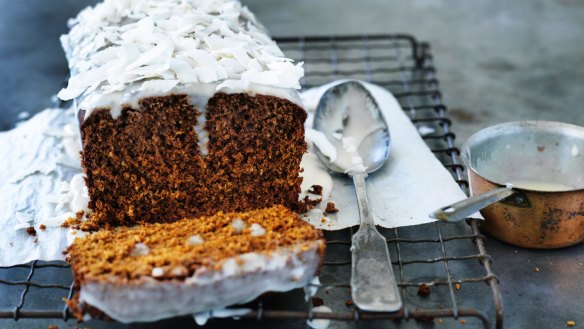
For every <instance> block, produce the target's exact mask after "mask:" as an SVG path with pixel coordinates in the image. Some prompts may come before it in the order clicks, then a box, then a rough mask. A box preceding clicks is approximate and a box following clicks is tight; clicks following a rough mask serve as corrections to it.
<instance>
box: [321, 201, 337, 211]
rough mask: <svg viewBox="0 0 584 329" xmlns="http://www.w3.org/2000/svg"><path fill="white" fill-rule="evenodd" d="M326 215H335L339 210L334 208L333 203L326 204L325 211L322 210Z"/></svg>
mask: <svg viewBox="0 0 584 329" xmlns="http://www.w3.org/2000/svg"><path fill="white" fill-rule="evenodd" d="M324 212H326V213H327V214H336V213H338V212H339V209H337V207H336V206H335V203H334V202H328V203H327V204H326V209H325V210H324Z"/></svg>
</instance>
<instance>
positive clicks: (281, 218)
mask: <svg viewBox="0 0 584 329" xmlns="http://www.w3.org/2000/svg"><path fill="white" fill-rule="evenodd" d="M321 234H322V233H321V232H320V231H319V230H317V229H315V228H313V227H312V226H311V225H310V224H308V223H306V222H304V221H303V220H302V219H300V217H299V216H298V215H297V214H296V213H294V212H292V211H290V210H289V209H287V208H285V207H283V206H275V207H272V208H267V209H263V210H254V211H250V212H247V213H227V214H224V213H218V214H216V215H214V216H211V217H205V218H199V219H197V220H185V221H176V222H173V223H148V224H143V225H139V226H134V227H119V228H117V229H116V230H100V231H98V232H95V233H92V234H90V235H88V236H86V237H84V238H77V239H76V240H75V241H74V243H73V244H72V245H71V246H70V247H69V249H68V250H67V253H68V258H69V262H70V263H71V266H72V269H73V272H74V275H75V279H76V283H77V286H78V288H80V293H79V295H78V302H77V307H74V309H78V310H80V309H85V310H87V309H92V310H93V312H94V313H93V314H95V312H96V310H95V309H97V310H99V311H102V312H103V313H105V315H107V316H109V317H111V318H113V319H115V320H117V321H121V322H126V323H127V322H140V321H154V320H158V319H162V318H166V317H172V316H178V315H184V314H193V313H197V312H201V311H206V310H211V309H217V308H223V307H225V306H227V305H232V304H239V303H245V302H248V301H251V300H253V299H254V298H256V297H257V296H259V295H260V294H262V293H264V292H267V291H286V290H290V289H293V288H297V287H304V286H306V285H307V284H308V282H309V281H310V279H312V277H313V276H314V275H315V274H316V271H317V269H318V267H319V265H320V262H321V258H322V255H323V253H324V248H325V244H324V240H323V239H322V235H321ZM78 315H79V314H78Z"/></svg>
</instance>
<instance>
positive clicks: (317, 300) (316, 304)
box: [312, 297, 324, 307]
mask: <svg viewBox="0 0 584 329" xmlns="http://www.w3.org/2000/svg"><path fill="white" fill-rule="evenodd" d="M322 305H324V300H322V298H319V297H312V307H319V306H322Z"/></svg>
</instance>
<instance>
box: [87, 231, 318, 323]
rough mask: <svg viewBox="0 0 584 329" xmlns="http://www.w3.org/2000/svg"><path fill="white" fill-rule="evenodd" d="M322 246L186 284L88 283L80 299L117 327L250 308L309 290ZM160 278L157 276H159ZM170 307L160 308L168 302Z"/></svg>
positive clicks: (229, 264) (257, 257)
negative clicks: (266, 297) (263, 298)
mask: <svg viewBox="0 0 584 329" xmlns="http://www.w3.org/2000/svg"><path fill="white" fill-rule="evenodd" d="M321 243H322V242H321V241H318V242H313V243H311V244H310V245H309V246H308V248H302V247H301V246H296V247H294V248H280V249H277V250H276V251H274V252H271V253H262V254H260V253H248V254H243V255H240V256H238V257H236V258H230V259H227V260H225V261H224V262H223V263H222V267H221V268H220V269H219V270H215V271H214V270H211V269H207V268H200V269H198V270H197V271H196V272H195V273H194V274H193V275H192V276H191V277H188V278H187V279H186V280H184V281H179V280H169V281H157V280H155V279H152V278H147V277H145V278H143V279H140V280H139V281H138V282H136V281H133V282H132V281H130V282H127V283H124V284H123V285H120V284H116V283H113V282H105V281H88V282H86V283H84V284H83V285H82V287H81V293H80V299H81V300H82V301H84V302H87V303H89V304H90V305H93V306H95V307H97V308H98V309H100V310H102V311H104V312H105V313H106V314H108V315H109V316H111V317H112V318H114V319H115V320H117V321H121V322H124V323H128V322H144V321H156V320H159V319H163V318H168V317H173V316H178V315H184V314H193V313H199V312H203V311H206V310H210V309H220V308H224V307H226V306H228V305H234V304H241V303H246V302H248V301H250V300H253V299H255V298H257V297H258V296H259V295H261V294H263V293H265V292H267V291H288V290H291V289H294V288H299V287H304V286H305V285H306V284H307V283H308V282H309V281H310V280H311V279H312V278H313V277H314V274H315V272H316V270H317V268H318V265H319V263H320V256H319V253H318V250H319V247H320V244H321ZM153 274H154V273H153ZM162 300H164V302H163V303H162V302H155V301H162Z"/></svg>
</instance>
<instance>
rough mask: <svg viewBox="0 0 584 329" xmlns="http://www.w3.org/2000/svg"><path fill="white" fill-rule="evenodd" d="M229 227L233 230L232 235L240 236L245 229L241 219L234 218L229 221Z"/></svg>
mask: <svg viewBox="0 0 584 329" xmlns="http://www.w3.org/2000/svg"><path fill="white" fill-rule="evenodd" d="M231 227H232V228H233V233H235V234H241V233H242V232H243V230H244V229H245V227H246V225H245V222H244V221H243V220H242V219H241V218H234V219H233V220H232V221H231Z"/></svg>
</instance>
